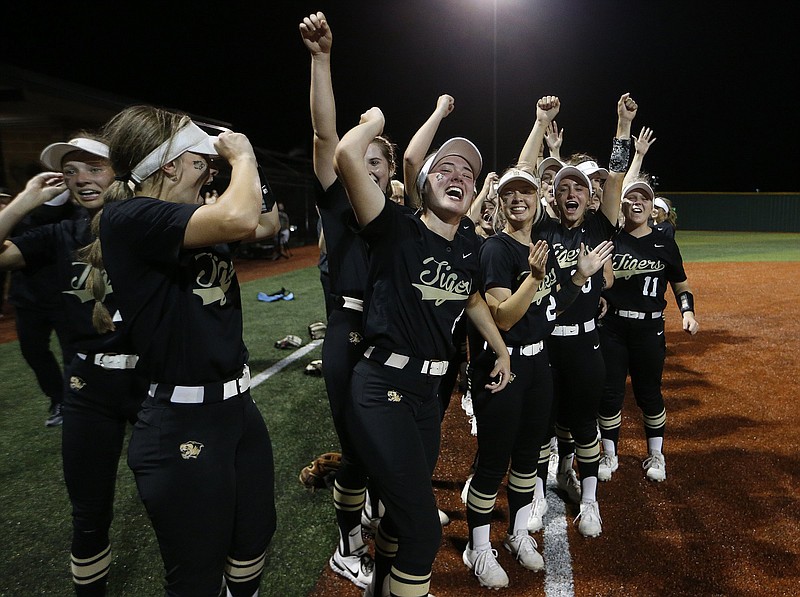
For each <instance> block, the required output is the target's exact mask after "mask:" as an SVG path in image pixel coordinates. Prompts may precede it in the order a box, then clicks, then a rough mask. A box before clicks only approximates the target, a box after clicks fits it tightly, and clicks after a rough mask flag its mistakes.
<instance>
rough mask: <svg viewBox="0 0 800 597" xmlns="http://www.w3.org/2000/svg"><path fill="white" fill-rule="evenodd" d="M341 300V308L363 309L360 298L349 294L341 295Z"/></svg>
mask: <svg viewBox="0 0 800 597" xmlns="http://www.w3.org/2000/svg"><path fill="white" fill-rule="evenodd" d="M342 301H343V304H342V308H343V309H350V310H351V311H364V301H363V300H361V299H357V298H353V297H351V296H343V297H342Z"/></svg>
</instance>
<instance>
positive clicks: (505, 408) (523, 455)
mask: <svg viewBox="0 0 800 597" xmlns="http://www.w3.org/2000/svg"><path fill="white" fill-rule="evenodd" d="M494 363H495V356H494V353H492V352H491V351H484V352H483V353H481V355H480V356H479V357H478V358H477V359H476V360H475V364H474V367H473V377H472V390H473V398H472V404H473V408H474V409H475V416H476V418H477V422H478V466H477V470H476V471H475V475H474V477H473V478H472V481H471V483H470V493H471V494H473V493H474V495H475V496H477V495H481V496H487V497H488V498H489V501H494V499H496V496H497V490H498V488H499V487H500V483H502V481H503V477H505V475H506V472H507V471H508V470H509V461H510V462H511V472H510V473H509V482H508V485H507V490H506V491H507V495H508V505H509V508H508V510H509V520H508V533H509V534H513V532H514V519H515V517H516V514H517V512H518V511H519V510H520V509H521V508H523V507H525V506H526V505H529V504H530V503H531V500H532V499H533V490H534V487H535V481H536V471H537V466H538V460H539V452H540V449H541V446H542V444H543V443H547V442H549V437H548V429H549V422H550V410H551V408H552V404H553V376H552V373H551V371H550V361H549V357H548V354H547V349H546V348H545V349H543V350H542V351H541V352H540V353H538V354H537V355H535V356H531V357H526V356H521V355H519V354H512V355H511V371H512V372H513V373H514V381H513V382H510V383H509V384H508V385H506V387H505V388H504V389H503V390H502V391H500V392H497V393H496V394H492V393H491V392H490V391H489V390H487V389H485V387H484V386H485V385H486V384H487V383H489V374H490V373H491V370H492V368H493V367H494ZM492 496H494V497H493V498H492ZM471 498H472V495H470V496H469V497H468V499H467V522H468V524H469V530H470V537H472V529H474V528H476V527H479V526H483V525H486V524H490V523H491V519H492V512H491V510H490V509H489V508H488V507H486V506H485V504H479V502H480V501H481V500H477V501H476V500H473V499H471ZM526 521H527V519H526Z"/></svg>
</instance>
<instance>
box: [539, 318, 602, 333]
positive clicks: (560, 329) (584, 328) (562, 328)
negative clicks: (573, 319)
mask: <svg viewBox="0 0 800 597" xmlns="http://www.w3.org/2000/svg"><path fill="white" fill-rule="evenodd" d="M594 328H595V325H594V319H590V320H589V321H587V322H585V323H576V324H573V325H557V326H556V327H555V328H553V331H552V332H550V335H551V336H577V335H578V334H581V333H583V332H591V331H592V330H593V329H594Z"/></svg>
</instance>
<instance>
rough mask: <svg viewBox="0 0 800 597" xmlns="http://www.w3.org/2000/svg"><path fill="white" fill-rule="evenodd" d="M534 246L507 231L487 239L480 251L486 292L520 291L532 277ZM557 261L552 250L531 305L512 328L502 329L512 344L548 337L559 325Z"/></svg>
mask: <svg viewBox="0 0 800 597" xmlns="http://www.w3.org/2000/svg"><path fill="white" fill-rule="evenodd" d="M529 253H530V248H529V247H528V245H523V244H522V243H520V242H518V241H517V240H515V239H514V238H513V237H511V236H510V235H508V234H506V233H505V232H498V233H497V234H495V235H493V236H490V237H489V238H487V239H486V240H485V241H484V243H483V245H482V246H481V250H480V258H481V277H482V279H483V288H484V291H486V290H489V289H491V288H508V289H509V290H511V292H512V294H513V293H514V292H516V291H517V290H518V289H519V287H520V286H521V285H522V283H523V282H524V281H525V279H526V278H527V277H528V276H530V273H531V269H530V265H529V264H528V255H529ZM557 269H558V268H557V264H556V259H555V255H554V254H553V253H552V251H551V252H550V253H549V255H548V258H547V268H546V273H545V277H544V280H542V281H541V283H540V284H539V288H538V289H537V290H536V294H535V295H534V296H533V300H532V301H531V304H530V307H528V310H527V311H526V312H525V314H524V315H523V316H522V318H521V319H520V320H519V321H518V322H517V323H515V324H514V325H513V326H512V327H511V329H510V330H508V331H507V332H504V331H503V330H500V333H501V334H502V336H503V340H505V343H506V344H507V345H508V346H522V345H526V344H533V343H534V342H538V341H539V340H544V339H545V338H546V337H547V336H548V335H549V334H550V332H552V331H553V328H554V327H555V325H556V298H555V294H556V285H557V284H558V280H557Z"/></svg>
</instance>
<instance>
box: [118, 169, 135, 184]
mask: <svg viewBox="0 0 800 597" xmlns="http://www.w3.org/2000/svg"><path fill="white" fill-rule="evenodd" d="M114 180H117V181H119V182H124V183H125V184H128V183H129V182H130V180H131V174H130V172H128V174H123V175H122V176H115V177H114Z"/></svg>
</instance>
